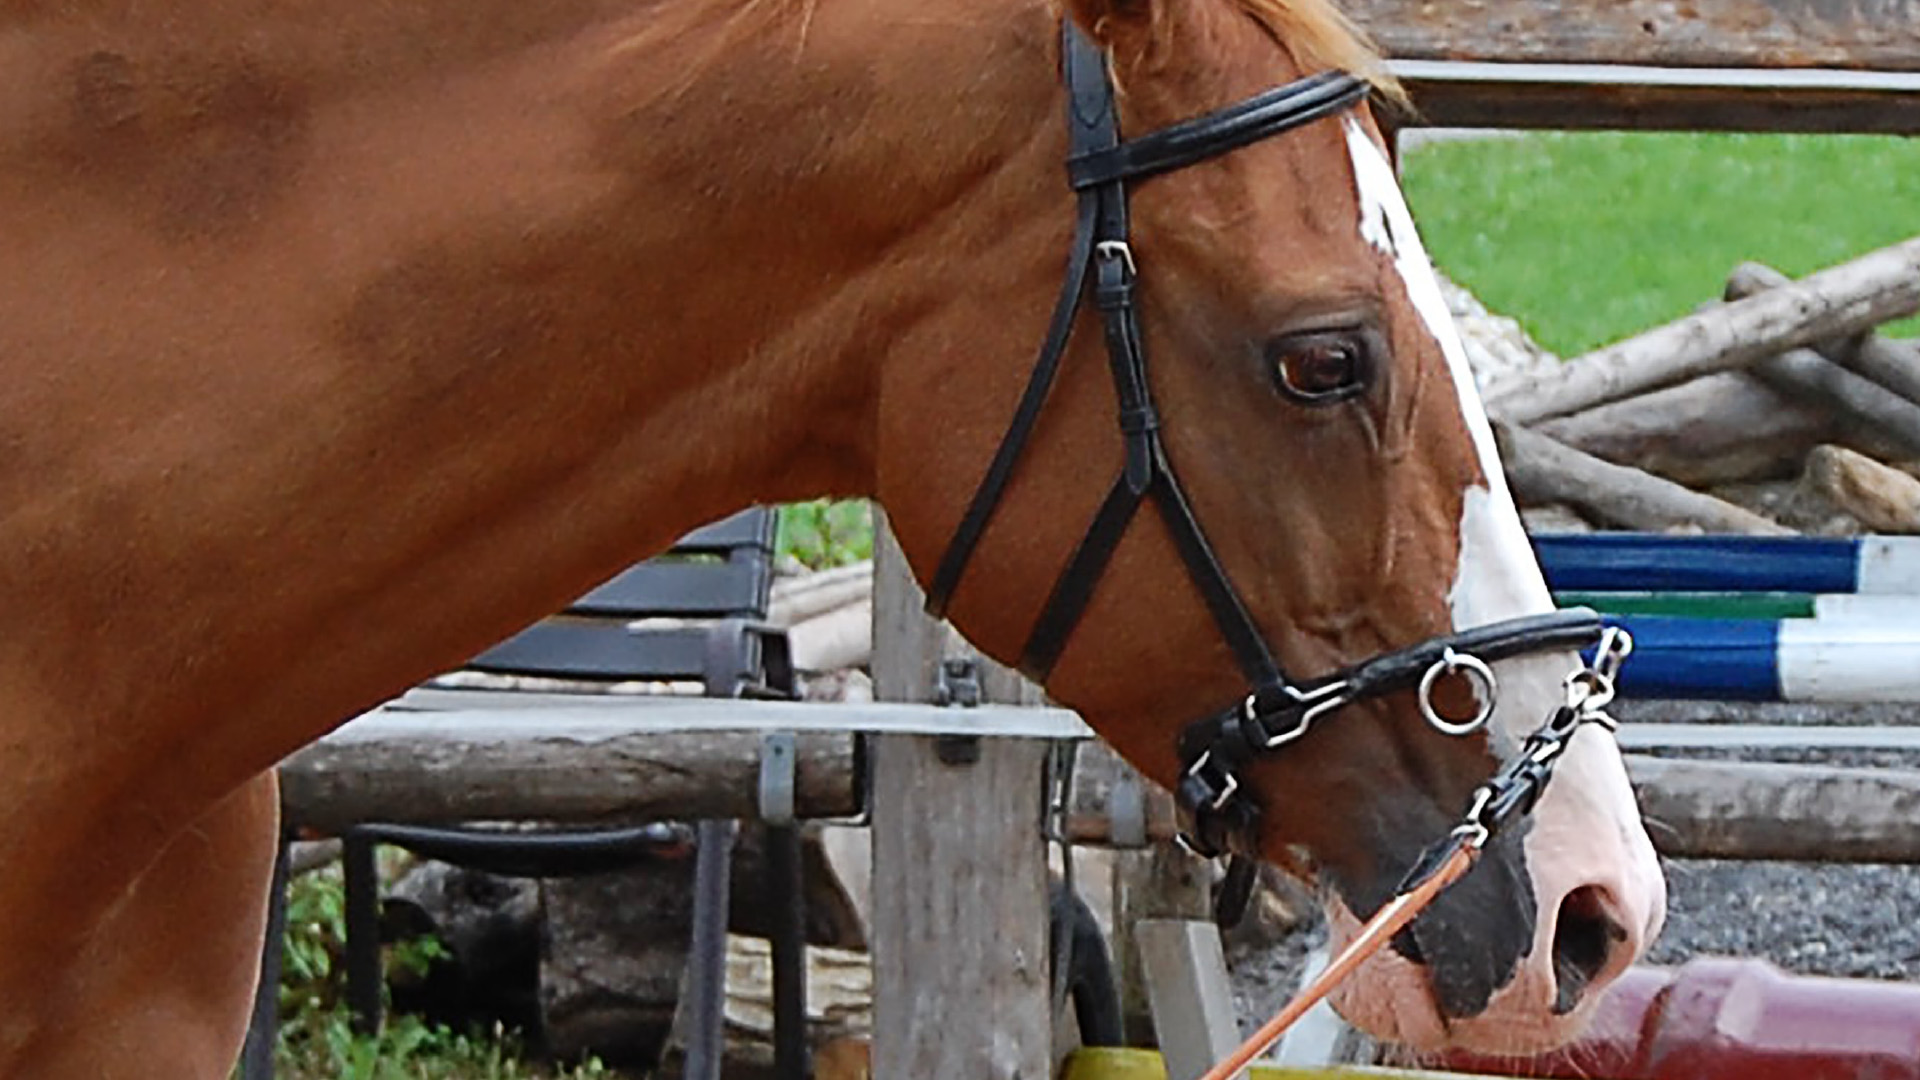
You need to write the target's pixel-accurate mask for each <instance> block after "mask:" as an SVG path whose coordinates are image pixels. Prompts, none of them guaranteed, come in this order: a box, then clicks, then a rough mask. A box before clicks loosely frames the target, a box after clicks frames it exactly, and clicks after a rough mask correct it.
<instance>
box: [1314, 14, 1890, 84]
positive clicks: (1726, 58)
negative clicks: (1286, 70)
mask: <svg viewBox="0 0 1920 1080" xmlns="http://www.w3.org/2000/svg"><path fill="white" fill-rule="evenodd" d="M1340 6H1341V8H1342V10H1344V11H1345V12H1346V13H1347V14H1348V15H1350V16H1351V17H1352V18H1353V19H1354V20H1355V21H1356V22H1358V23H1359V24H1360V25H1361V26H1362V27H1363V28H1364V29H1365V30H1366V31H1367V32H1368V33H1369V34H1370V35H1371V36H1372V37H1373V38H1374V40H1375V41H1376V42H1378V43H1379V44H1380V46H1381V48H1382V49H1384V50H1385V52H1386V53H1387V55H1389V56H1394V57H1418V58H1423V59H1429V60H1517V61H1529V62H1534V63H1615V64H1655V65H1661V66H1669V67H1749V66H1751V67H1768V68H1799V67H1831V68H1871V69H1877V70H1883V71H1913V70H1916V69H1917V68H1920V0H1691V2H1689V3H1685V4H1675V3H1673V2H1672V0H1450V2H1448V3H1444V4H1440V3H1434V2H1433V0H1342V3H1341V5H1340Z"/></svg>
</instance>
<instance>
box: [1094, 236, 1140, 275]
mask: <svg viewBox="0 0 1920 1080" xmlns="http://www.w3.org/2000/svg"><path fill="white" fill-rule="evenodd" d="M1093 253H1094V255H1095V256H1097V257H1099V258H1101V259H1104V260H1106V261H1108V262H1113V261H1116V260H1117V261H1118V262H1119V263H1120V265H1122V266H1124V267H1126V268H1127V276H1128V277H1139V276H1140V267H1139V266H1138V264H1136V263H1135V262H1134V261H1133V245H1132V244H1129V243H1127V242H1126V241H1125V240H1102V241H1100V242H1099V243H1097V244H1095V245H1093Z"/></svg>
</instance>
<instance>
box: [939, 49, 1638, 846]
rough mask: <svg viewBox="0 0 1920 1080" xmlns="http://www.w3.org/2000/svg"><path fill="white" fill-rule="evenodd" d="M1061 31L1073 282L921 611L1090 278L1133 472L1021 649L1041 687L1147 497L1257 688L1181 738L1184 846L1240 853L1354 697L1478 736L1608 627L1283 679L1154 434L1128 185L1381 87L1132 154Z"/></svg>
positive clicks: (961, 554)
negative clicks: (1500, 698)
mask: <svg viewBox="0 0 1920 1080" xmlns="http://www.w3.org/2000/svg"><path fill="white" fill-rule="evenodd" d="M1063 33H1064V46H1063V50H1062V52H1063V56H1062V66H1063V67H1064V69H1065V70H1064V77H1065V81H1066V85H1067V99H1068V106H1067V129H1068V137H1069V151H1068V158H1067V177H1068V180H1069V182H1070V184H1071V186H1072V188H1073V190H1074V191H1075V192H1076V194H1077V197H1078V204H1077V213H1076V216H1075V221H1074V233H1073V246H1072V248H1071V250H1070V251H1069V253H1068V260H1067V274H1066V280H1065V282H1064V283H1063V284H1062V286H1061V290H1060V297H1059V299H1058V301H1057V302H1056V303H1055V305H1054V309H1053V317H1052V321H1051V322H1050V324H1049V326H1048V328H1047V335H1046V338H1045V340H1044V342H1043V343H1042V345H1041V348H1040V355H1039V358H1038V360H1037V361H1036V362H1035V364H1034V368H1033V373H1032V375H1031V376H1030V377H1029V379H1028V381H1027V386H1026V390H1025V392H1024V393H1023V394H1022V396H1021V399H1020V404H1019V406H1018V408H1017V410H1016V411H1015V413H1014V418H1013V423H1012V425H1011V426H1010V427H1009V429H1008V431H1007V434H1006V436H1005V438H1004V439H1002V441H1001V443H1000V448H999V450H998V451H996V452H995V454H994V457H993V461H992V463H991V464H990V465H989V467H988V469H987V473H986V477H985V478H984V479H983V480H982V481H981V484H980V487H979V489H978V490H977V491H975V493H974V497H973V501H972V503H971V504H970V505H969V506H968V508H967V512H966V516H965V517H964V518H962V519H961V522H960V525H959V528H958V529H956V530H955V532H954V537H953V539H952V541H951V542H950V543H949V544H948V547H947V551H946V554H945V555H944V556H943V557H942V558H941V560H940V565H939V568H938V569H937V570H936V571H935V573H934V577H933V582H932V584H931V585H930V586H929V587H928V590H927V609H928V610H929V611H931V612H932V613H934V614H935V615H940V614H943V613H944V612H945V610H946V608H947V604H948V601H949V600H951V598H952V596H953V593H954V590H955V589H956V588H957V587H958V586H959V584H960V578H961V576H962V574H963V573H964V572H965V570H966V566H967V562H968V560H969V558H970V557H971V556H972V554H973V550H974V548H975V547H976V546H977V545H978V543H979V541H980V537H981V535H982V534H983V533H984V532H985V531H986V528H987V525H988V524H989V522H990V521H991V520H992V518H993V514H994V511H995V509H996V508H997V507H998V506H999V504H1000V499H1001V496H1002V495H1003V494H1004V492H1005V489H1006V486H1007V483H1008V481H1009V480H1010V479H1011V477H1012V475H1013V469H1014V466H1015V464H1016V463H1017V462H1018V460H1019V457H1020V453H1021V451H1022V449H1024V447H1025V446H1026V443H1027V440H1028V437H1029V436H1030V435H1031V434H1032V433H1033V428H1034V424H1035V422H1036V421H1037V420H1038V418H1039V414H1040V410H1041V407H1042V406H1043V405H1044V404H1045V402H1046V399H1047V395H1048V392H1049V391H1050V390H1051V388H1052V386H1053V383H1054V378H1055V376H1056V375H1057V374H1058V372H1059V368H1060V361H1061V358H1062V357H1063V355H1064V354H1065V351H1066V346H1067V340H1068V338H1069V337H1070V336H1071V335H1072V332H1073V326H1074V321H1075V319H1076V317H1077V315H1078V313H1079V309H1080V304H1081V300H1082V298H1083V296H1084V295H1085V294H1086V293H1087V291H1088V286H1089V281H1091V289H1092V293H1093V302H1094V305H1095V306H1096V307H1097V308H1098V309H1099V311H1100V319H1101V324H1102V326H1103V328H1104V330H1105V335H1106V343H1107V360H1108V364H1109V366H1110V368H1111V369H1112V375H1113V386H1114V393H1115V396H1116V398H1117V400H1118V403H1119V418H1120V434H1121V438H1122V439H1123V440H1124V442H1125V445H1126V459H1125V464H1124V466H1123V468H1122V469H1121V473H1120V476H1119V478H1118V479H1117V480H1115V481H1114V484H1113V487H1112V488H1111V489H1110V490H1109V491H1108V493H1107V497H1106V500H1105V501H1104V502H1103V503H1101V505H1100V509H1099V510H1098V512H1097V513H1095V515H1094V518H1093V522H1092V523H1091V524H1090V525H1089V526H1088V528H1087V532H1086V535H1085V536H1084V537H1082V539H1081V541H1080V544H1079V546H1078V548H1076V549H1075V551H1074V553H1073V556H1072V558H1071V559H1070V560H1069V561H1068V563H1067V566H1066V569H1065V570H1064V571H1062V573H1061V575H1060V578H1059V580H1058V581H1057V582H1055V584H1054V587H1053V590H1052V592H1051V594H1050V595H1049V596H1048V598H1047V602H1046V606H1045V607H1044V608H1042V609H1041V612H1040V616H1039V618H1038V619H1037V620H1036V621H1035V623H1034V626H1033V629H1032V631H1031V632H1030V633H1029V635H1028V638H1027V643H1026V646H1025V648H1024V649H1023V650H1022V651H1021V658H1020V668H1021V670H1022V671H1023V672H1025V673H1026V674H1027V675H1028V676H1029V677H1030V678H1032V679H1034V680H1036V681H1039V682H1044V681H1045V680H1046V677H1047V675H1048V673H1050V672H1051V671H1052V669H1053V666H1054V663H1055V661H1057V660H1058V659H1059V657H1060V653H1061V651H1062V650H1063V649H1064V648H1065V646H1066V643H1067V640H1068V639H1069V638H1070V637H1071V636H1072V634H1073V630H1074V627H1075V626H1077V625H1078V623H1079V621H1080V617H1081V615H1082V614H1083V613H1084V612H1085V610H1086V606H1087V603H1088V601H1089V600H1091V599H1092V596H1093V591H1094V587H1095V586H1096V585H1097V584H1098V582H1099V580H1100V577H1101V575H1102V573H1103V572H1104V571H1105V569H1106V566H1107V564H1108V562H1109V561H1110V559H1111V558H1112V556H1113V552H1114V550H1115V549H1116V548H1117V547H1118V546H1119V543H1120V538H1121V537H1122V536H1123V535H1124V534H1125V532H1126V529H1127V526H1128V524H1129V523H1130V522H1131V521H1132V520H1133V517H1134V514H1135V513H1136V512H1137V511H1138V510H1139V508H1140V504H1141V503H1142V502H1143V501H1145V500H1147V499H1149V498H1150V499H1152V501H1153V505H1154V508H1155V510H1157V511H1158V512H1159V515H1160V518H1161V521H1162V522H1163V523H1164V524H1165V525H1166V528H1167V531H1168V532H1169V533H1170V534H1171V535H1172V537H1173V541H1174V546H1175V547H1176V548H1177V549H1178V551H1179V553H1180V559H1181V561H1182V562H1183V563H1184V564H1185V566H1186V569H1187V575H1188V577H1189V578H1191V579H1192V581H1193V584H1194V587H1195V588H1196V589H1198V590H1199V593H1200V595H1201V597H1202V598H1203V599H1204V600H1205V602H1206V605H1207V608H1208V610H1209V611H1210V612H1211V613H1212V615H1213V620H1214V623H1215V625H1217V626H1218V627H1219V630H1220V633H1221V636H1222V637H1223V638H1225V640H1226V642H1227V644H1228V646H1229V647H1230V648H1231V649H1232V650H1233V654H1234V656H1235V658H1236V659H1237V661H1238V662H1239V665H1240V669H1241V672H1242V673H1243V674H1244V676H1245V677H1246V679H1247V681H1248V684H1249V685H1250V686H1251V687H1252V691H1251V692H1250V693H1249V694H1247V696H1246V697H1245V699H1244V700H1242V701H1241V702H1240V703H1239V704H1238V705H1236V706H1234V707H1232V708H1230V709H1227V710H1225V711H1223V712H1220V713H1217V714H1215V715H1212V716H1208V717H1205V718H1203V719H1200V720H1198V721H1195V722H1194V723H1192V724H1189V725H1188V726H1187V728H1186V729H1185V730H1184V731H1183V732H1182V733H1181V735H1180V739H1179V752H1180V760H1181V763H1182V768H1183V775H1182V777H1181V780H1180V782H1179V787H1178V790H1177V792H1176V793H1175V794H1176V796H1177V798H1178V800H1179V802H1180V804H1181V806H1182V807H1183V809H1184V810H1185V811H1186V812H1187V813H1188V814H1189V815H1190V818H1191V824H1192V830H1191V835H1190V836H1189V838H1188V843H1189V845H1190V846H1192V847H1193V848H1194V849H1195V850H1196V851H1199V852H1200V853H1202V854H1205V855H1218V854H1222V853H1224V852H1225V851H1227V850H1228V848H1229V847H1230V846H1233V842H1234V841H1235V840H1236V839H1243V840H1244V839H1247V838H1250V837H1251V836H1252V834H1253V832H1254V828H1255V825H1256V823H1257V821H1258V817H1259V812H1260V811H1259V807H1258V806H1257V805H1256V804H1255V803H1254V802H1253V801H1252V800H1251V799H1250V798H1248V797H1247V795H1246V793H1245V792H1244V790H1243V785H1242V784H1241V781H1240V776H1239V774H1240V771H1241V770H1242V769H1243V768H1245V767H1246V766H1247V765H1248V764H1249V763H1251V762H1252V761H1254V760H1255V759H1256V758H1258V757H1260V756H1262V755H1265V754H1269V753H1272V752H1275V751H1278V750H1280V749H1281V748H1282V747H1285V746H1286V745H1288V744H1289V743H1292V742H1294V741H1295V740H1297V739H1299V738H1301V737H1302V736H1304V735H1306V733H1307V732H1308V731H1309V730H1310V729H1311V728H1312V726H1313V724H1314V722H1315V721H1316V720H1318V719H1320V718H1321V717H1324V716H1327V715H1328V714H1330V713H1332V712H1334V711H1336V710H1338V709H1340V708H1342V707H1344V706H1346V705H1349V704H1352V703H1354V702H1356V701H1361V700H1364V699H1368V698H1374V697H1379V696H1382V695H1385V694H1390V693H1394V692H1396V691H1401V690H1416V689H1417V690H1418V691H1419V692H1420V698H1421V703H1422V706H1423V709H1422V711H1423V713H1425V714H1426V715H1427V716H1428V718H1429V720H1430V721H1432V722H1433V723H1434V724H1435V726H1436V727H1439V728H1440V729H1441V730H1443V731H1446V732H1448V733H1449V734H1466V733H1468V732H1470V731H1473V730H1476V729H1477V728H1479V727H1480V726H1481V725H1482V724H1484V723H1485V722H1486V719H1487V717H1488V716H1489V715H1490V714H1491V712H1492V707H1491V703H1490V702H1491V698H1492V691H1493V683H1492V674H1491V670H1490V669H1489V668H1488V666H1487V663H1488V662H1489V661H1496V660H1500V659H1504V658H1507V657H1512V656H1517V655H1520V654H1523V653H1530V652H1543V651H1550V650H1564V649H1575V648H1582V647H1585V646H1587V645H1590V644H1593V643H1594V642H1595V641H1597V640H1598V639H1599V636H1600V632H1601V626H1600V621H1599V619H1598V618H1597V617H1596V616H1595V615H1594V614H1593V613H1592V612H1589V611H1566V612H1554V613H1550V614H1544V615H1536V616H1529V617H1526V618H1521V619H1513V620H1509V621H1506V622H1499V623H1494V624H1492V625H1488V626H1483V627H1478V628H1475V629H1472V630H1468V631H1465V632H1462V633H1458V634H1453V635H1450V636H1446V637H1438V638H1432V639H1429V640H1427V641H1424V642H1421V643H1419V644H1417V645H1414V646H1412V647H1410V648H1407V649H1402V650H1399V651H1396V652H1391V653H1386V654H1383V655H1380V656H1376V657H1373V658H1372V659H1369V660H1366V661H1363V662H1361V663H1359V664H1356V665H1354V666H1352V667H1349V668H1347V669H1345V670H1343V671H1340V672H1337V673H1335V674H1332V675H1328V676H1324V677H1322V678H1318V679H1314V680H1312V681H1307V682H1296V681H1294V680H1292V679H1289V678H1288V677H1287V675H1286V674H1285V672H1283V671H1282V670H1281V668H1280V665H1279V663H1278V662H1277V661H1276V660H1275V659H1274V657H1273V653H1272V651H1271V650H1270V649H1269V648H1268V646H1267V641H1266V637H1265V635H1263V634H1262V633H1261V632H1260V629H1259V627H1258V626H1257V625H1256V624H1255V623H1254V620H1253V616H1252V615H1251V614H1250V613H1249V612H1248V610H1247V606H1246V604H1245V603H1244V602H1243V601H1242V600H1241V599H1240V595H1239V593H1238V592H1237V591H1235V589H1234V587H1233V584H1232V582H1231V581H1230V580H1229V579H1228V577H1227V573H1226V570H1225V569H1224V568H1223V567H1222V566H1221V565H1220V561H1219V559H1218V558H1217V557H1216V556H1215V555H1214V552H1213V548H1212V546H1211V545H1210V544H1208V543H1207V538H1206V536H1205V534H1204V533H1203V532H1202V531H1201V529H1200V524H1199V522H1198V521H1197V520H1196V519H1195V517H1194V514H1193V508H1192V505H1191V504H1190V503H1189V501H1188V499H1187V496H1186V492H1185V491H1184V490H1183V489H1182V487H1181V485H1180V480H1179V478H1178V477H1177V476H1176V475H1175V474H1174V471H1173V467H1172V465H1171V464H1170V462H1169V461H1168V458H1167V453H1166V447H1165V445H1164V444H1163V442H1162V440H1161V437H1160V417H1159V414H1158V412H1156V411H1155V409H1154V405H1153V399H1152V394H1151V392H1150V389H1149V385H1148V379H1147V361H1146V354H1145V351H1144V345H1143V342H1142V339H1141V336H1140V328H1139V316H1138V310H1137V308H1136V307H1135V302H1134V284H1135V276H1136V273H1137V272H1138V265H1139V264H1138V261H1137V259H1136V255H1135V252H1134V250H1133V248H1132V245H1131V244H1130V242H1129V239H1128V236H1129V229H1128V223H1127V184H1128V183H1129V182H1130V181H1136V180H1142V179H1145V178H1147V177H1150V176H1154V175H1156V174H1159V173H1163V172H1169V171H1172V170H1175V169H1180V168H1183V167H1185V166H1188V165H1192V164H1194V163H1196V162H1200V161H1205V160H1207V159H1209V158H1212V157H1216V156H1218V155H1221V154H1225V153H1227V152H1229V151H1231V150H1235V149H1238V148H1239V147H1242V146H1246V145H1248V144H1250V143H1253V142H1257V141H1259V140H1261V139H1265V138H1268V137H1270V136H1274V135H1279V134H1281V133H1283V132H1286V131H1290V130H1292V129H1294V128H1297V127H1300V126H1301V125H1304V124H1308V123H1311V122H1313V121H1315V120H1319V119H1322V118H1324V117H1328V116H1332V115H1335V114H1337V113H1340V112H1343V111H1345V110H1347V109H1349V108H1352V107H1353V106H1355V105H1356V104H1358V103H1359V102H1360V101H1361V100H1362V99H1364V98H1365V97H1366V96H1367V94H1368V92H1369V88H1368V86H1367V84H1366V83H1365V82H1364V81H1362V80H1360V79H1358V78H1355V77H1354V76H1352V75H1350V74H1347V73H1345V72H1338V71H1329V72H1321V73H1319V74H1316V75H1311V76H1308V77H1307V78H1304V79H1301V80H1299V81H1297V82H1293V83H1289V84H1287V85H1285V86H1280V87H1276V88H1274V89H1271V90H1267V91H1264V92H1262V93H1259V94H1256V95H1254V96H1253V97H1251V98H1248V99H1246V100H1244V101H1241V102H1238V103H1237V104H1233V105H1229V106H1227V107H1225V108H1222V109H1219V110H1217V111H1214V112H1210V113H1207V114H1205V115H1203V116H1199V117H1195V118H1194V119H1191V120H1186V121H1183V122H1181V123H1178V124H1174V125H1172V126H1170V127H1165V128H1161V129H1160V130H1158V131H1154V132H1151V133H1149V134H1146V135H1143V136H1140V137H1138V138H1135V139H1129V140H1124V141H1123V140H1122V139H1121V137H1120V127H1119V118H1118V114H1117V112H1116V110H1115V105H1114V96H1113V88H1112V84H1111V82H1110V80H1109V78H1108V75H1107V68H1106V58H1105V56H1104V55H1103V54H1102V52H1101V50H1100V49H1099V48H1098V47H1097V46H1096V45H1095V44H1094V43H1093V42H1092V41H1091V40H1090V39H1088V38H1087V36H1086V35H1085V34H1084V33H1082V32H1081V31H1080V30H1079V29H1078V28H1077V27H1076V26H1075V25H1074V24H1073V22H1072V21H1071V20H1068V21H1067V22H1066V24H1065V28H1064V32H1063ZM1090 271H1091V274H1090ZM1449 671H1459V672H1464V673H1466V674H1468V675H1469V676H1470V677H1472V678H1474V679H1475V680H1476V681H1478V682H1479V683H1480V684H1481V688H1482V690H1483V691H1484V693H1483V694H1482V697H1483V699H1485V701H1486V702H1487V704H1485V705H1484V706H1483V708H1482V709H1481V711H1480V713H1479V714H1478V715H1477V716H1476V717H1475V718H1474V719H1473V720H1472V721H1469V722H1467V723H1464V724H1453V723H1450V722H1447V721H1444V720H1442V719H1441V718H1440V717H1439V716H1438V714H1437V713H1435V712H1434V711H1433V710H1432V708H1431V704H1430V699H1429V698H1428V691H1429V690H1430V688H1431V686H1432V683H1433V681H1434V679H1435V678H1436V676H1437V674H1440V673H1444V672H1449Z"/></svg>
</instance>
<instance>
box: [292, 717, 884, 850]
mask: <svg viewBox="0 0 1920 1080" xmlns="http://www.w3.org/2000/svg"><path fill="white" fill-rule="evenodd" d="M556 726H559V725H556ZM369 730H372V729H369ZM538 730H539V729H538V728H537V727H522V728H519V729H513V730H504V731H503V730H502V729H499V728H490V727H482V726H478V725H476V726H475V727H474V730H472V731H471V732H463V730H462V728H461V726H460V725H445V726H440V725H419V726H417V727H416V728H415V729H414V730H412V731H408V730H404V729H403V727H402V726H398V725H396V726H394V727H390V728H386V729H381V730H379V731H376V732H375V733H374V734H373V735H370V736H366V737H355V738H340V739H332V738H330V739H323V740H321V741H320V742H318V743H315V744H313V745H311V746H309V747H307V748H305V749H303V750H301V751H299V752H297V753H295V754H294V755H293V756H292V757H290V758H288V759H287V760H286V761H285V762H283V763H282V764H281V767H280V799H281V805H282V807H283V809H284V813H285V815H286V818H287V821H288V822H289V823H291V824H295V825H298V826H300V827H303V828H307V829H313V830H317V831H319V832H322V833H337V832H339V831H341V830H343V829H345V828H346V827H348V826H350V825H354V824H358V823H360V822H367V821H391V822H405V823H411V824H445V823H451V822H460V821H504V820H521V819H528V818H532V819H538V820H542V821H551V822H578V823H591V822H602V821H610V820H636V819H644V818H647V817H657V818H661V819H672V820H682V819H687V818H753V817H757V816H758V815H759V808H758V804H757V795H758V791H759V778H760V747H761V736H760V735H759V734H758V733H756V732H738V731H715V732H676V733H673V734H658V733H650V732H646V731H643V730H642V731H632V732H628V733H626V734H624V735H607V736H604V737H595V738H590V739H588V738H580V737H576V736H571V735H569V734H567V733H566V732H565V731H556V732H554V733H553V734H551V735H544V736H543V735H539V734H534V732H537V731H538ZM853 741H854V740H853V736H852V735H849V734H841V733H832V732H803V733H801V734H800V735H799V737H798V739H797V741H796V743H797V752H798V780H799V783H798V785H797V787H796V790H795V802H796V808H797V810H798V812H799V813H800V814H801V815H803V816H806V817H839V816H845V815H848V814H852V813H855V812H856V811H857V810H858V808H859V804H860V803H859V798H858V791H857V785H856V782H855V778H856V770H855V768H854V753H853Z"/></svg>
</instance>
